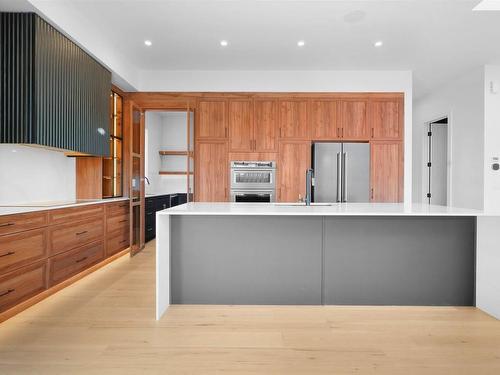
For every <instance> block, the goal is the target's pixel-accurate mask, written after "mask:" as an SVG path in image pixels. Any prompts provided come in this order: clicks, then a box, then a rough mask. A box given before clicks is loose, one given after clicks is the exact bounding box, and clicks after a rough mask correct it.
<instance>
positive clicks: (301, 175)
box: [277, 141, 311, 202]
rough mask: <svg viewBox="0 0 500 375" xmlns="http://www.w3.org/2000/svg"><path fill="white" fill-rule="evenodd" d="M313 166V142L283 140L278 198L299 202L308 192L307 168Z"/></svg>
mask: <svg viewBox="0 0 500 375" xmlns="http://www.w3.org/2000/svg"><path fill="white" fill-rule="evenodd" d="M310 167H311V142H309V141H303V142H299V141H295V142H292V141H282V142H280V145H279V156H278V165H277V169H278V200H279V201H280V202H297V201H298V200H299V195H300V196H301V197H304V196H305V193H306V170H307V169H308V168H310Z"/></svg>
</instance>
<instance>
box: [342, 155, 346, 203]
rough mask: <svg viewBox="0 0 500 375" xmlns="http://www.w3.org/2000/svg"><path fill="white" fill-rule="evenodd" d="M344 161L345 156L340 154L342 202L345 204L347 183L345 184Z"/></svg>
mask: <svg viewBox="0 0 500 375" xmlns="http://www.w3.org/2000/svg"><path fill="white" fill-rule="evenodd" d="M346 160H347V154H346V153H345V152H344V153H343V154H342V202H347V182H346V174H347V171H346Z"/></svg>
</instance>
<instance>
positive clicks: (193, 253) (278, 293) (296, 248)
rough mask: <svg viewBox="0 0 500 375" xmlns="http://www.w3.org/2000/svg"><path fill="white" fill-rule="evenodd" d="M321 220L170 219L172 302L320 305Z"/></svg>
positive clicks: (174, 217) (204, 217)
mask: <svg viewBox="0 0 500 375" xmlns="http://www.w3.org/2000/svg"><path fill="white" fill-rule="evenodd" d="M321 262H322V218H321V217H270V216H253V217H248V216H172V217H171V301H172V303H174V304H262V305H265V304H294V305H303V304H307V305H318V304H321Z"/></svg>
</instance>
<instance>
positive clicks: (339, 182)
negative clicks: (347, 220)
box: [337, 152, 342, 202]
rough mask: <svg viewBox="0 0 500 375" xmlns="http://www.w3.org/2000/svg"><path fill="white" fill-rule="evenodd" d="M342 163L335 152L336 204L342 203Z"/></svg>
mask: <svg viewBox="0 0 500 375" xmlns="http://www.w3.org/2000/svg"><path fill="white" fill-rule="evenodd" d="M341 169H342V163H341V160H340V152H337V202H342V178H341V175H342V173H341Z"/></svg>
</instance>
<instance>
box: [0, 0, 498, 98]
mask: <svg viewBox="0 0 500 375" xmlns="http://www.w3.org/2000/svg"><path fill="white" fill-rule="evenodd" d="M0 1H2V2H5V1H6V0H0ZM7 1H9V0H7ZM30 1H31V3H33V4H34V5H35V6H36V7H38V8H39V9H41V8H43V9H44V13H45V15H46V16H48V17H49V18H50V16H51V10H52V11H53V10H55V9H56V8H57V11H58V14H59V15H60V14H64V15H65V18H66V19H67V22H71V21H74V22H80V23H81V22H85V24H86V25H87V31H86V32H88V33H94V34H95V35H97V36H98V38H100V39H101V40H102V41H104V42H106V43H107V45H109V46H112V48H114V49H116V52H117V53H119V54H120V56H123V58H124V59H126V60H127V62H129V63H130V64H132V65H133V66H134V67H135V68H136V69H137V71H141V70H413V72H414V89H415V96H416V97H418V96H422V95H424V94H425V93H427V92H428V91H430V90H432V89H434V88H436V87H437V86H439V85H440V84H443V83H445V82H447V81H450V80H452V79H453V78H455V77H457V76H459V75H460V74H462V73H464V72H466V71H468V70H470V69H473V68H474V67H477V66H479V65H484V64H495V63H500V43H499V40H500V12H477V11H476V12H473V11H472V9H473V8H474V6H476V5H477V4H478V3H479V0H433V1H432V0H385V1H381V0H365V1H335V0H331V1H327V0H323V1H314V0H309V1H294V0H281V1H280V0H268V1H265V0H260V1H259V0H232V1H225V0H220V1H214V0H212V1H209V0H206V1H200V0H198V1H190V0H182V1H179V0H177V1H169V0H165V1H160V0H156V1H154V0H100V1H95V0H30ZM10 2H11V3H12V2H13V1H12V0H10ZM21 2H22V1H19V3H21ZM1 5H2V3H1V2H0V6H1ZM145 39H150V40H151V41H152V42H153V46H152V47H149V48H148V47H146V46H145V45H144V40H145ZM221 39H226V40H228V42H229V46H228V47H226V48H223V47H221V46H220V45H219V41H220V40H221ZM298 40H304V41H305V42H306V45H305V47H303V48H299V47H298V46H297V41H298ZM377 40H383V41H384V45H383V47H381V48H375V47H374V46H373V43H374V42H375V41H377Z"/></svg>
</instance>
